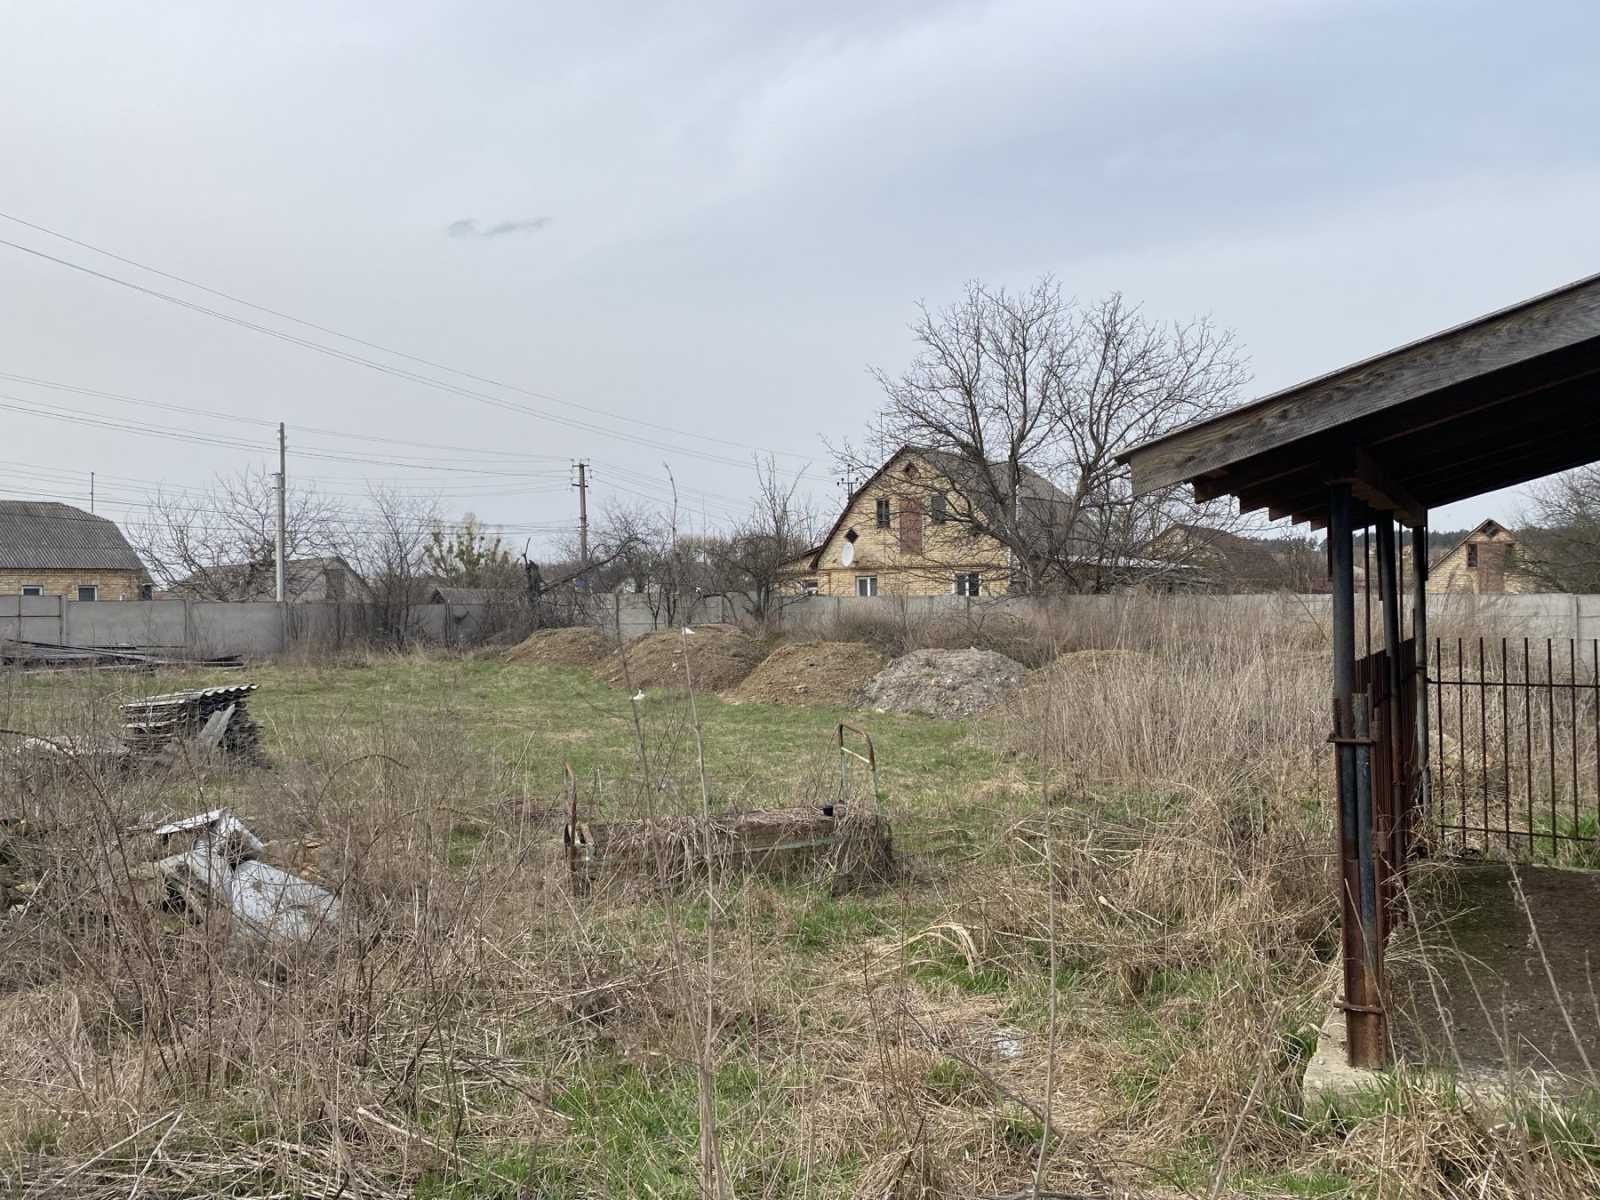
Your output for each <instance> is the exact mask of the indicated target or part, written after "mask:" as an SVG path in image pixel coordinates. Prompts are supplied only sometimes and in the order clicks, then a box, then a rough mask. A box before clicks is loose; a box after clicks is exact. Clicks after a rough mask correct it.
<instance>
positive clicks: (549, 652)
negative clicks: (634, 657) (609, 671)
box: [505, 625, 611, 667]
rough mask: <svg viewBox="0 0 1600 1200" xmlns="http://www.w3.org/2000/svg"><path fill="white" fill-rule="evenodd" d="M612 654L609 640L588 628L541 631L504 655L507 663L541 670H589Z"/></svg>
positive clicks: (578, 626)
mask: <svg viewBox="0 0 1600 1200" xmlns="http://www.w3.org/2000/svg"><path fill="white" fill-rule="evenodd" d="M610 653H611V639H610V638H608V637H606V635H605V634H603V633H601V632H600V631H599V630H598V629H596V628H594V627H593V626H591V625H576V626H574V627H573V628H571V629H541V630H539V632H537V633H535V634H532V635H531V636H529V637H528V638H527V639H525V640H524V641H522V642H519V643H518V644H517V645H515V646H513V647H512V648H511V649H510V650H508V651H506V654H505V660H506V662H512V663H531V664H533V665H535V666H541V667H592V666H594V665H595V663H597V662H599V661H600V660H601V659H603V658H605V657H606V656H607V655H608V654H610Z"/></svg>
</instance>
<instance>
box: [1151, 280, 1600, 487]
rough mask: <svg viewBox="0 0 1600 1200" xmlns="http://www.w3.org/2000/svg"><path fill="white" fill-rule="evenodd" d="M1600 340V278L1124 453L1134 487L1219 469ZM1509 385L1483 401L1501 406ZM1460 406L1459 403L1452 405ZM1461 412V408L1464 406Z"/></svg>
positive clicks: (1169, 482) (1168, 482)
mask: <svg viewBox="0 0 1600 1200" xmlns="http://www.w3.org/2000/svg"><path fill="white" fill-rule="evenodd" d="M1597 338H1600V276H1594V277H1591V278H1589V279H1584V280H1580V281H1579V282H1577V283H1574V284H1571V285H1569V286H1567V287H1565V288H1561V289H1559V290H1557V291H1554V292H1550V293H1548V294H1546V295H1544V296H1540V297H1537V298H1535V299H1533V300H1529V301H1526V302H1524V303H1522V304H1518V305H1515V306H1513V307H1511V308H1508V309H1504V310H1502V311H1500V312H1497V313H1491V314H1490V315H1488V316H1485V317H1480V318H1478V319H1477V320H1475V321H1471V322H1468V323H1467V324H1465V325H1461V326H1458V327H1457V328H1455V329H1451V330H1447V331H1445V332H1444V333H1440V334H1435V335H1434V336H1433V337H1430V338H1426V339H1424V340H1422V341H1420V342H1413V343H1411V344H1410V345H1407V346H1402V347H1400V348H1399V349H1397V350H1391V351H1389V352H1388V353H1386V354H1382V355H1379V356H1378V357H1376V358H1372V359H1368V360H1366V361H1365V362H1360V363H1356V364H1354V365H1353V366H1350V367H1346V368H1344V369H1343V370H1340V371H1335V372H1333V373H1332V374H1330V375H1324V376H1322V377H1321V378H1318V379H1313V380H1311V381H1309V382H1308V383H1303V384H1300V385H1299V386H1297V387H1293V388H1289V389H1288V390H1286V391H1282V392H1278V393H1276V394H1274V395H1271V396H1267V397H1265V398H1263V399H1261V400H1258V401H1256V402H1254V403H1253V404H1248V405H1245V406H1244V407H1243V408H1239V409H1235V410H1234V411H1232V412H1229V413H1224V414H1222V415H1221V416H1218V417H1214V418H1212V419H1211V420H1208V421H1203V422H1200V423H1199V424H1196V425H1192V426H1189V427H1188V428H1186V429H1181V430H1178V431H1176V432H1174V433H1171V434H1168V435H1166V436H1164V437H1161V438H1157V439H1155V440H1154V441H1150V442H1146V443H1145V444H1144V445H1142V446H1136V447H1134V448H1133V449H1132V450H1129V451H1127V452H1126V453H1124V454H1122V455H1119V458H1120V459H1121V460H1122V461H1123V462H1126V463H1128V464H1129V465H1130V466H1131V468H1132V472H1133V484H1134V490H1135V492H1136V493H1138V494H1141V495H1143V494H1145V493H1148V492H1151V491H1154V490H1156V489H1158V488H1162V487H1168V486H1171V485H1172V484H1175V483H1183V482H1186V481H1189V480H1193V479H1196V478H1198V477H1200V476H1207V475H1214V474H1216V473H1217V472H1219V471H1223V470H1225V469H1226V468H1228V467H1229V466H1232V465H1234V464H1237V463H1243V462H1244V461H1245V460H1247V459H1251V458H1255V457H1257V456H1259V455H1263V454H1267V453H1270V452H1271V451H1274V450H1277V449H1279V448H1282V447H1285V446H1288V445H1289V444H1291V443H1294V442H1299V441H1302V440H1303V439H1306V438H1310V437H1313V436H1315V435H1316V434H1319V433H1328V432H1331V431H1334V430H1338V429H1340V428H1341V427H1347V426H1350V425H1352V424H1353V423H1355V422H1357V421H1362V420H1364V419H1369V418H1372V417H1374V416H1377V415H1378V414H1382V413H1385V412H1388V411H1390V410H1393V409H1396V408H1398V407H1399V406H1401V405H1403V404H1406V403H1407V402H1408V401H1412V400H1416V399H1418V398H1420V397H1423V396H1427V395H1430V394H1433V393H1437V392H1440V391H1442V390H1444V389H1448V388H1453V387H1457V386H1460V385H1464V384H1469V383H1471V382H1472V381H1474V380H1478V379H1481V378H1483V377H1484V376H1486V375H1489V374H1491V373H1492V372H1497V371H1503V370H1506V369H1508V368H1516V367H1520V366H1521V365H1523V364H1529V365H1532V364H1534V362H1535V360H1539V359H1541V358H1542V357H1543V356H1547V355H1553V356H1557V357H1560V354H1561V352H1562V351H1566V350H1569V349H1572V348H1574V347H1577V346H1580V345H1582V344H1584V343H1591V344H1592V343H1593V342H1594V341H1595V340H1596V339H1597ZM1504 397H1505V393H1504V391H1501V392H1500V393H1499V394H1494V393H1491V394H1490V396H1489V397H1486V398H1485V399H1484V401H1483V403H1484V404H1485V405H1489V404H1493V403H1495V402H1496V401H1498V400H1502V399H1504ZM1452 407H1455V406H1452ZM1457 413H1458V414H1459V408H1457Z"/></svg>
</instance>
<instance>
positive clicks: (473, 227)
mask: <svg viewBox="0 0 1600 1200" xmlns="http://www.w3.org/2000/svg"><path fill="white" fill-rule="evenodd" d="M548 224H550V218H549V217H524V218H523V219H522V220H519V221H496V222H495V223H494V224H493V225H487V226H486V225H480V224H478V220H477V218H476V217H463V218H461V219H460V220H459V221H451V222H450V224H449V225H448V226H447V227H446V232H447V233H449V235H450V236H451V237H453V238H497V237H505V236H506V235H507V234H513V233H537V232H538V231H539V230H541V229H543V228H544V227H545V226H546V225H548Z"/></svg>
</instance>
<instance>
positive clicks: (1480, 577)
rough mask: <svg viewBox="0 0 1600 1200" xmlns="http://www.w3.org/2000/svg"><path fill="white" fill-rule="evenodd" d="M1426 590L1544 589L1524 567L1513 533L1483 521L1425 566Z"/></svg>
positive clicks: (1529, 590)
mask: <svg viewBox="0 0 1600 1200" xmlns="http://www.w3.org/2000/svg"><path fill="white" fill-rule="evenodd" d="M1428 590H1429V591H1430V592H1478V593H1491V592H1509V593H1513V594H1515V593H1521V592H1538V591H1544V590H1547V589H1545V588H1543V587H1541V586H1540V584H1539V581H1538V580H1537V579H1536V578H1535V577H1534V576H1533V575H1532V574H1531V573H1530V572H1528V571H1527V570H1525V569H1524V567H1523V564H1522V561H1521V545H1520V543H1519V542H1518V540H1517V535H1516V534H1514V533H1512V532H1511V530H1509V529H1507V528H1506V527H1505V526H1504V525H1502V524H1500V522H1498V521H1493V520H1490V521H1485V522H1484V523H1483V524H1481V525H1479V526H1478V527H1477V528H1476V529H1474V530H1473V531H1472V532H1471V533H1469V534H1467V536H1466V537H1464V538H1462V539H1461V540H1460V541H1459V542H1457V543H1456V544H1455V545H1454V546H1453V547H1451V549H1450V550H1449V551H1448V552H1447V553H1445V554H1443V555H1441V556H1440V557H1439V559H1438V560H1437V561H1435V562H1434V564H1433V565H1432V566H1431V567H1430V568H1429V569H1428Z"/></svg>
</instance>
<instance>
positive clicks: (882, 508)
mask: <svg viewBox="0 0 1600 1200" xmlns="http://www.w3.org/2000/svg"><path fill="white" fill-rule="evenodd" d="M876 511H877V517H878V528H879V529H887V528H889V501H888V500H886V499H884V500H879V501H878V505H877V510H876Z"/></svg>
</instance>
